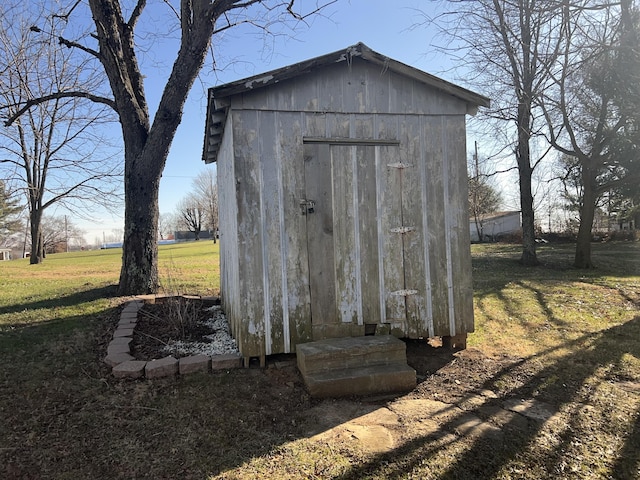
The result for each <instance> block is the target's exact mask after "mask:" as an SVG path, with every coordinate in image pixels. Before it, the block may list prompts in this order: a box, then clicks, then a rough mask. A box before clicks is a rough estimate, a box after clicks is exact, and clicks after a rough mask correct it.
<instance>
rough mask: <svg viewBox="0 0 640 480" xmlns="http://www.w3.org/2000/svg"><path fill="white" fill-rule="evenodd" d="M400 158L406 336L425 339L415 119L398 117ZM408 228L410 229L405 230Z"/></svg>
mask: <svg viewBox="0 0 640 480" xmlns="http://www.w3.org/2000/svg"><path fill="white" fill-rule="evenodd" d="M399 119H400V138H401V142H400V150H401V157H402V158H403V159H405V160H404V162H405V163H407V164H408V165H410V166H409V167H407V168H405V169H403V170H402V171H401V175H402V226H403V227H404V228H405V229H407V230H408V231H407V232H406V233H404V234H397V235H399V236H400V238H401V240H402V245H403V252H404V278H405V288H406V289H407V290H412V291H415V292H416V293H415V295H408V296H407V297H406V307H407V332H406V333H407V334H408V336H410V337H411V338H419V337H423V336H428V320H429V319H428V315H427V300H426V295H427V286H426V273H425V261H424V250H425V248H426V246H425V242H424V228H423V225H422V222H423V211H424V208H425V206H424V205H423V204H422V195H421V190H422V188H421V187H422V177H421V174H420V173H421V161H422V158H421V154H420V147H421V141H420V137H421V132H420V120H419V117H416V116H413V115H406V116H400V117H399ZM409 229H410V230H409Z"/></svg>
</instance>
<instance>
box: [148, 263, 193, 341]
mask: <svg viewBox="0 0 640 480" xmlns="http://www.w3.org/2000/svg"><path fill="white" fill-rule="evenodd" d="M182 277H183V275H182V273H181V272H180V271H179V270H178V268H177V267H176V266H175V264H174V263H173V260H172V261H171V263H170V264H169V267H168V268H167V269H166V273H165V279H164V280H165V281H164V282H162V291H163V292H164V298H162V300H161V301H160V305H161V307H160V309H159V311H157V312H156V314H157V315H158V316H160V317H161V319H162V320H163V321H166V322H167V324H168V325H170V326H171V327H172V329H173V330H174V331H175V334H176V336H177V337H178V338H180V339H182V340H184V339H186V338H187V336H188V333H189V331H191V330H192V329H193V328H194V327H195V325H196V323H197V322H198V319H199V314H200V312H201V310H202V308H201V307H202V302H201V301H200V299H199V297H190V296H188V295H186V294H185V289H184V287H183V286H182V285H181V284H180V282H178V280H177V279H179V278H182Z"/></svg>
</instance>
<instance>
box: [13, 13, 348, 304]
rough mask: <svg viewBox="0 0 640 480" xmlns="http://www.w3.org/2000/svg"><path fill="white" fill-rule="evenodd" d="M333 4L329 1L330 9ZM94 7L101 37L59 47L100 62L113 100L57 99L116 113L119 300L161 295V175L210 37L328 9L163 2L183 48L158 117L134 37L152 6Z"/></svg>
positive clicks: (70, 93) (35, 101)
mask: <svg viewBox="0 0 640 480" xmlns="http://www.w3.org/2000/svg"><path fill="white" fill-rule="evenodd" d="M322 1H324V0H322ZM335 1H336V0H326V4H329V3H334V2H335ZM68 5H69V8H68V9H67V10H66V11H64V12H60V13H58V14H57V17H63V18H65V19H70V18H72V16H73V15H76V14H77V12H79V11H80V10H81V9H82V8H83V7H84V5H85V4H84V2H80V1H78V0H73V1H72V0H69V3H68ZM88 5H89V9H90V13H91V18H92V19H93V23H94V25H95V31H94V32H92V34H91V36H90V37H89V38H80V39H73V38H65V37H62V36H61V37H60V38H59V42H60V43H61V44H62V45H64V46H67V47H69V48H71V49H77V50H80V51H82V52H84V53H86V54H87V55H88V56H90V57H92V58H93V59H95V60H97V61H98V62H100V64H101V65H102V67H103V69H104V73H105V75H106V77H107V78H108V81H109V86H110V90H111V92H110V95H109V96H101V95H96V94H94V93H92V92H88V91H86V90H75V91H60V92H58V93H57V94H55V95H54V96H53V97H54V98H67V97H71V96H82V97H85V98H89V99H91V100H93V101H95V102H98V103H101V104H104V105H109V106H111V107H112V108H114V110H115V111H116V112H117V114H118V117H119V120H120V125H121V127H122V136H123V140H124V149H125V152H124V153H125V154H124V157H125V159H124V160H125V178H124V192H125V212H124V217H125V218H124V221H125V232H124V245H123V255H122V269H121V272H120V283H119V289H118V292H119V294H120V295H128V294H139V293H150V292H155V291H157V289H158V246H157V239H158V187H159V184H160V176H161V174H162V171H163V169H164V166H165V163H166V160H167V156H168V153H169V147H170V145H171V142H172V140H173V138H174V135H175V132H176V129H177V127H178V125H179V123H180V121H181V118H182V109H183V107H184V104H185V101H186V99H187V95H188V93H189V91H190V89H191V87H192V85H193V82H194V81H195V79H196V77H197V75H198V73H199V72H200V70H201V68H202V66H203V64H204V62H205V57H206V55H207V52H208V51H209V47H210V45H211V39H212V37H213V36H214V35H216V34H218V33H220V32H223V31H225V30H227V29H229V28H232V27H234V26H236V25H238V24H242V23H244V24H247V23H250V24H253V25H255V26H257V27H258V28H262V29H264V30H265V31H268V30H269V28H270V27H271V26H273V25H274V24H277V23H281V22H283V21H284V19H285V16H286V17H287V18H293V19H294V21H295V22H304V21H305V18H306V17H307V16H308V15H312V14H315V13H317V12H318V11H320V10H321V9H322V8H323V5H322V4H321V3H320V0H315V1H314V2H313V4H312V6H311V7H310V11H309V12H308V13H306V14H302V13H299V12H297V11H296V10H295V7H296V6H295V0H180V2H179V8H177V9H175V8H174V7H173V3H170V2H165V7H166V8H167V9H169V11H170V12H171V13H172V14H173V18H174V19H175V23H174V24H173V25H177V26H178V27H177V30H178V31H177V33H178V37H179V48H178V52H177V54H176V57H175V61H174V63H173V67H172V69H171V72H170V74H169V77H168V79H167V81H166V84H165V87H164V91H163V93H162V96H161V98H160V102H159V104H158V108H157V110H156V113H155V116H154V117H153V118H151V115H150V113H149V106H148V103H147V98H146V96H145V92H144V75H143V73H142V71H141V70H140V66H139V61H138V55H139V53H140V47H141V46H140V42H138V41H137V39H136V37H135V30H136V26H137V25H138V24H139V22H140V19H141V18H142V14H143V12H144V11H145V7H146V5H147V2H146V0H137V1H136V2H134V5H133V8H132V9H129V10H125V9H124V8H123V5H122V2H121V1H119V0H88ZM160 27H161V26H160V25H158V28H160ZM171 28H173V27H171ZM171 33H172V34H175V33H176V32H171ZM96 42H97V45H96ZM144 48H147V49H149V48H152V46H150V45H144V47H143V50H142V52H144V51H145V50H144ZM48 100H50V98H47V97H40V98H38V99H33V100H30V101H27V102H24V103H23V106H22V108H21V109H20V110H18V111H17V112H16V113H15V114H14V115H12V116H11V117H10V118H9V119H8V122H7V123H9V124H11V123H12V122H14V121H15V119H16V118H18V117H19V116H20V115H22V114H23V113H24V112H25V111H27V110H28V109H30V108H32V107H33V106H34V105H36V104H38V103H41V102H45V101H48Z"/></svg>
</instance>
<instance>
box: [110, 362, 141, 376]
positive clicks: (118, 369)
mask: <svg viewBox="0 0 640 480" xmlns="http://www.w3.org/2000/svg"><path fill="white" fill-rule="evenodd" d="M146 365H147V362H145V361H143V360H129V361H127V362H123V363H120V364H118V365H116V366H115V367H113V369H112V370H111V371H112V373H113V376H114V377H116V378H141V377H142V376H143V375H144V371H145V366H146Z"/></svg>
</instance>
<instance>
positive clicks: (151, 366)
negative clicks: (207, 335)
mask: <svg viewBox="0 0 640 480" xmlns="http://www.w3.org/2000/svg"><path fill="white" fill-rule="evenodd" d="M167 297H168V296H163V295H140V296H137V297H135V300H132V301H130V302H127V303H126V304H125V306H124V308H123V309H122V312H121V313H120V320H119V321H118V326H117V327H116V330H115V332H113V339H112V340H111V342H109V345H108V346H107V356H106V357H105V358H104V362H105V363H106V364H107V365H109V366H110V367H111V373H112V374H113V376H114V377H116V378H161V377H169V376H174V375H185V374H189V373H194V372H210V371H215V370H228V369H231V368H240V367H241V366H242V357H241V356H240V354H239V353H237V354H225V355H191V356H188V357H182V358H180V359H177V358H174V357H172V356H168V357H164V358H161V359H155V360H150V361H144V360H136V359H135V358H134V357H133V356H132V355H131V344H132V343H133V332H134V330H135V328H136V324H137V323H138V310H140V308H142V306H143V305H144V304H145V303H155V302H156V300H157V299H159V298H167ZM185 297H186V298H196V299H199V300H203V301H210V302H213V300H214V298H213V297H199V296H192V295H189V296H185Z"/></svg>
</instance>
